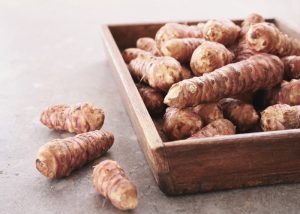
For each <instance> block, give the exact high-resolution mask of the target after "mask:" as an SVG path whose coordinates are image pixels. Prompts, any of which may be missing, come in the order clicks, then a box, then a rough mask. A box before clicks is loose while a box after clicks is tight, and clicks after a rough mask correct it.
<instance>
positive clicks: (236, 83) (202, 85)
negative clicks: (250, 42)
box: [164, 54, 284, 108]
mask: <svg viewBox="0 0 300 214" xmlns="http://www.w3.org/2000/svg"><path fill="white" fill-rule="evenodd" d="M283 73H284V72H283V63H282V62H281V60H280V59H279V58H278V57H277V56H273V55H269V54H258V55H254V56H252V57H250V58H249V59H247V60H243V61H241V62H236V63H232V64H228V65H225V66H224V67H222V68H219V69H216V70H215V71H214V72H211V73H208V74H205V75H203V76H201V77H194V78H191V79H187V80H183V81H180V82H179V83H176V84H174V85H173V86H172V87H171V88H170V90H169V92H168V94H167V96H166V97H165V99H164V103H165V104H167V105H168V106H171V107H176V108H184V107H189V106H196V105H198V104H201V103H209V102H216V101H218V100H220V99H222V98H226V97H231V96H235V95H238V94H242V93H245V92H249V91H252V92H255V91H257V90H259V89H268V88H271V87H273V86H275V85H277V84H278V83H280V82H281V81H282V79H283Z"/></svg>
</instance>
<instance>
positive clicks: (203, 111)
mask: <svg viewBox="0 0 300 214" xmlns="http://www.w3.org/2000/svg"><path fill="white" fill-rule="evenodd" d="M192 109H193V111H194V112H195V113H196V114H198V115H199V116H200V118H201V120H202V121H203V123H204V125H207V124H209V123H211V122H212V121H215V120H217V119H221V118H223V112H222V111H221V109H220V108H219V106H218V104H217V103H208V104H200V105H197V106H195V107H193V108H192Z"/></svg>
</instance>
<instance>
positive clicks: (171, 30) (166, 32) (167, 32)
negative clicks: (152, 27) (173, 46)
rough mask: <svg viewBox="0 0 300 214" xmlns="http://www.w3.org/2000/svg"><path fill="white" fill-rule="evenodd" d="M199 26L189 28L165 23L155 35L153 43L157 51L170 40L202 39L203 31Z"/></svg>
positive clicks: (183, 25)
mask: <svg viewBox="0 0 300 214" xmlns="http://www.w3.org/2000/svg"><path fill="white" fill-rule="evenodd" d="M202 28H203V27H201V26H199V25H198V26H197V25H194V26H189V25H185V24H179V23H167V24H165V25H164V26H162V27H161V28H160V29H159V30H158V31H157V33H156V36H155V41H156V44H157V47H158V49H159V50H161V47H162V44H163V43H164V42H165V41H167V40H170V39H175V38H202V37H203V31H202Z"/></svg>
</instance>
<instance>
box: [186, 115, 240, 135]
mask: <svg viewBox="0 0 300 214" xmlns="http://www.w3.org/2000/svg"><path fill="white" fill-rule="evenodd" d="M232 134H235V126H234V125H233V124H232V123H231V122H230V121H229V120H226V119H218V120H215V121H213V122H211V123H210V124H208V125H207V126H205V127H204V128H202V129H201V130H200V131H198V132H196V133H195V134H193V135H192V137H190V138H189V139H197V138H204V137H213V136H220V135H232Z"/></svg>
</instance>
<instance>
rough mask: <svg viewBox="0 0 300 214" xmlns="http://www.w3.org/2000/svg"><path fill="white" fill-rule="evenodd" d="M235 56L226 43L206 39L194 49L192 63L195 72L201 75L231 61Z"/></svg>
mask: <svg viewBox="0 0 300 214" xmlns="http://www.w3.org/2000/svg"><path fill="white" fill-rule="evenodd" d="M233 58H234V55H233V53H231V52H230V51H229V50H228V49H227V48H226V47H225V46H224V45H222V44H220V43H217V42H209V41H206V42H203V43H202V44H201V45H200V46H199V47H198V48H196V50H195V51H194V53H193V55H192V58H191V63H190V65H191V68H192V71H193V73H194V74H195V75H196V76H201V75H203V74H204V73H208V72H211V71H214V70H215V69H217V68H220V67H222V66H224V65H226V64H228V63H230V62H231V61H232V60H233Z"/></svg>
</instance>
